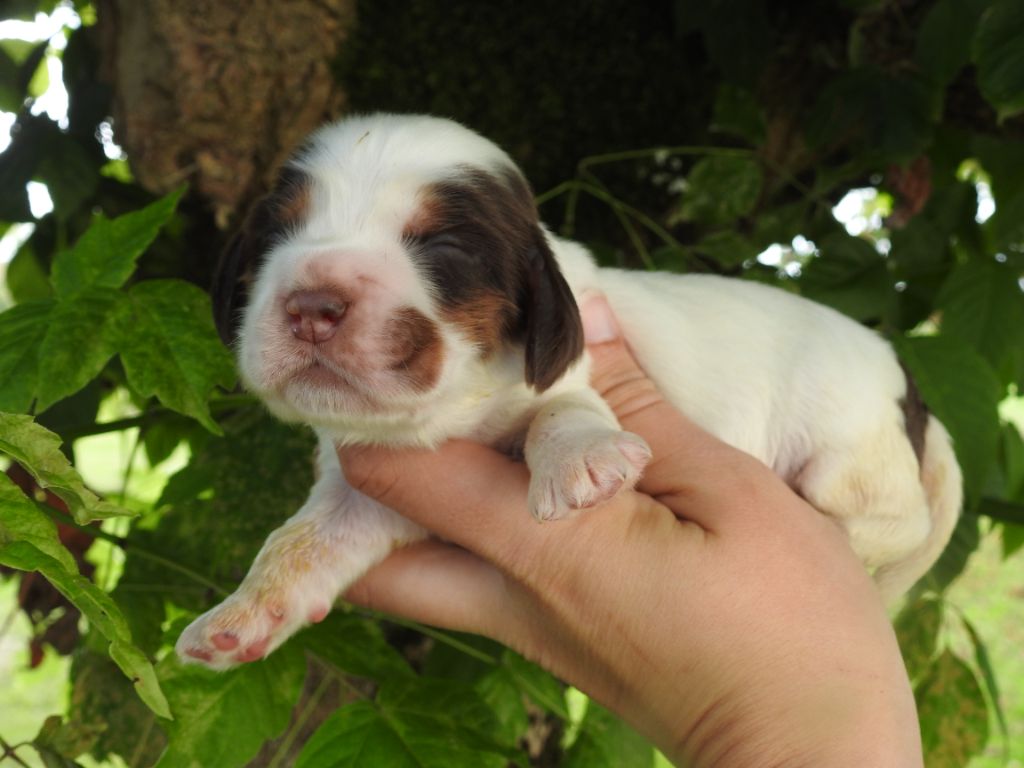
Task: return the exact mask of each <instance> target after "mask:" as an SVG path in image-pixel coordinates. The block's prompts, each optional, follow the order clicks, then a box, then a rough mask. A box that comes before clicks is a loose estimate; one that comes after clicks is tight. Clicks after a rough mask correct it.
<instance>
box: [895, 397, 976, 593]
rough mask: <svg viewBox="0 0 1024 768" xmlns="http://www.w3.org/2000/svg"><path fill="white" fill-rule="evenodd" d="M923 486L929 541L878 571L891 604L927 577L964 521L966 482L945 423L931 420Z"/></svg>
mask: <svg viewBox="0 0 1024 768" xmlns="http://www.w3.org/2000/svg"><path fill="white" fill-rule="evenodd" d="M921 485H922V486H923V487H924V492H925V498H926V499H927V501H928V512H929V516H930V518H931V524H932V525H931V531H930V533H929V534H928V538H927V539H925V541H924V542H923V543H922V544H921V546H919V547H918V548H917V549H916V550H914V551H913V552H911V553H910V555H908V556H907V557H905V558H903V559H902V560H900V561H898V562H895V563H888V564H886V565H883V566H881V567H880V568H878V570H876V571H875V582H876V583H877V584H878V588H879V590H880V591H881V593H882V597H883V598H884V599H885V602H886V603H887V604H891V603H893V602H894V601H895V600H896V599H897V598H899V597H900V596H902V595H903V594H905V593H906V592H907V591H908V590H910V588H911V587H912V586H914V584H915V583H916V582H917V580H918V579H920V578H921V577H922V576H924V575H925V574H926V573H927V572H928V570H929V569H930V568H931V567H932V566H933V565H934V564H935V561H936V560H938V559H939V555H941V554H942V551H943V550H944V549H945V548H946V545H947V544H948V543H949V539H950V537H951V536H952V535H953V529H954V528H956V522H957V519H958V518H959V517H960V507H961V505H962V504H963V478H962V476H961V474H960V465H959V464H957V461H956V455H955V454H954V453H953V442H952V440H951V439H950V437H949V433H948V432H947V431H946V428H945V427H944V426H942V422H940V421H939V420H938V419H936V418H935V417H934V416H929V418H928V426H927V427H926V428H925V434H924V450H923V451H922V452H921Z"/></svg>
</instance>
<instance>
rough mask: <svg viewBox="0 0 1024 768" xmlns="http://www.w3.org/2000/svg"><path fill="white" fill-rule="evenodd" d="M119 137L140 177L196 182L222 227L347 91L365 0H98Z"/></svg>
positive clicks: (165, 185)
mask: <svg viewBox="0 0 1024 768" xmlns="http://www.w3.org/2000/svg"><path fill="white" fill-rule="evenodd" d="M97 6H98V24H99V26H100V33H101V35H102V38H103V45H102V50H103V53H104V56H105V61H104V69H105V73H106V77H107V79H108V80H109V81H110V82H111V83H112V84H113V86H114V125H115V136H116V140H117V141H118V142H119V143H120V144H121V145H122V146H123V147H124V148H125V150H126V151H127V153H128V157H129V158H130V161H131V166H132V171H133V172H134V174H135V177H136V179H137V180H138V182H139V183H140V184H141V185H142V186H143V187H145V188H146V189H148V190H150V191H151V192H154V193H164V192H167V191H168V190H170V189H173V188H174V187H176V186H178V185H179V184H181V183H182V182H188V183H189V184H191V185H192V186H193V190H194V191H195V192H197V193H198V194H199V195H200V196H201V197H202V198H203V199H204V200H205V201H207V202H208V204H209V205H210V208H211V210H212V211H213V213H214V216H215V218H216V221H217V224H218V226H219V227H221V228H224V227H226V226H227V225H228V222H229V221H230V220H231V219H232V218H233V217H234V214H235V213H236V211H239V210H244V208H245V206H246V205H247V203H248V202H249V201H251V200H252V198H253V197H254V196H256V195H257V194H258V193H259V192H260V190H261V189H262V188H264V187H265V186H266V184H267V183H268V181H269V179H270V177H271V176H272V175H273V173H274V171H275V170H276V168H277V167H278V165H280V163H281V162H282V161H283V160H284V159H285V157H286V156H287V154H288V153H289V152H290V151H291V150H292V149H293V148H294V147H295V146H296V145H297V144H298V143H299V142H300V141H301V140H302V138H303V137H304V136H305V135H306V134H307V133H309V131H310V130H312V129H313V128H314V127H316V126H317V125H319V124H320V123H321V122H323V121H324V120H326V119H329V118H331V117H335V116H337V115H338V114H339V113H340V111H341V109H342V108H343V106H344V103H345V98H344V95H343V94H342V93H341V91H340V89H339V88H338V86H337V85H336V83H335V81H334V78H333V77H332V76H331V63H332V61H333V60H334V58H335V57H336V56H337V53H338V49H339V46H340V44H341V43H342V42H343V41H344V39H345V37H346V35H347V33H348V31H349V29H350V28H351V27H352V24H353V22H354V19H355V2H354V0H288V2H281V0H247V1H246V2H244V3H225V2H219V1H218V0H98V3H97Z"/></svg>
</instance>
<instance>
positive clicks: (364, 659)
mask: <svg viewBox="0 0 1024 768" xmlns="http://www.w3.org/2000/svg"><path fill="white" fill-rule="evenodd" d="M296 642H297V643H298V644H299V645H301V646H303V647H305V648H308V649H309V650H311V651H312V652H313V653H315V654H316V655H317V656H319V657H320V658H321V659H322V660H323V661H326V662H329V663H330V664H332V665H334V666H335V667H337V668H338V669H339V670H341V671H343V672H347V673H348V674H352V675H359V676H361V677H368V678H371V679H373V680H376V681H378V682H381V681H385V680H395V679H401V678H405V677H411V676H412V674H413V671H412V668H411V667H410V666H409V664H408V663H407V662H406V661H405V659H404V658H402V655H401V654H400V653H399V652H398V651H396V650H395V649H394V648H392V647H391V646H390V645H388V643H387V640H385V639H384V633H383V632H382V631H381V628H380V625H379V624H377V623H376V622H373V621H370V620H368V619H365V618H363V617H361V616H357V615H356V614H353V613H342V612H340V611H338V610H335V611H334V612H333V613H331V614H330V615H329V616H328V617H327V618H326V619H324V620H323V621H322V622H320V623H319V624H317V625H315V626H313V627H310V628H309V629H306V630H305V631H304V632H303V633H302V634H301V635H299V639H297V640H296Z"/></svg>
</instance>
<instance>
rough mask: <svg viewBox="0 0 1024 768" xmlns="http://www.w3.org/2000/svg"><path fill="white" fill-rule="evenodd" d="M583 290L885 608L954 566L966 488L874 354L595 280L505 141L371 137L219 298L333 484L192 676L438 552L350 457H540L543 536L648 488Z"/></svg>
mask: <svg viewBox="0 0 1024 768" xmlns="http://www.w3.org/2000/svg"><path fill="white" fill-rule="evenodd" d="M243 285H244V286H246V290H239V288H240V286H243ZM588 290H599V291H603V292H604V293H605V294H606V295H607V297H608V299H609V301H610V302H611V304H612V306H613V308H614V310H615V313H616V315H617V316H618V319H619V320H620V323H621V325H622V328H623V331H624V333H625V335H626V338H627V339H628V341H629V343H630V345H631V346H632V348H633V350H634V351H635V353H636V355H637V357H638V359H639V361H640V363H641V364H642V365H643V367H644V368H645V369H646V371H647V372H648V373H649V374H650V376H651V377H652V379H653V380H654V381H655V382H656V383H657V385H658V386H659V387H660V389H661V391H662V392H664V394H665V395H666V396H667V397H668V398H669V400H671V401H672V402H673V403H675V404H676V405H677V406H678V407H679V408H681V409H682V410H683V411H685V412H686V413H687V414H688V415H689V416H690V417H691V418H692V419H694V420H695V421H696V422H697V423H698V424H700V425H701V426H703V427H704V428H705V429H707V430H709V431H710V432H712V433H714V434H715V435H717V436H718V437H720V438H721V439H723V440H725V441H726V442H728V443H731V444H732V445H734V446H736V447H737V448H740V449H742V450H744V451H746V452H748V453H750V454H752V455H753V456H756V457H757V458H758V459H760V460H761V461H763V462H764V463H766V464H767V465H769V466H770V467H772V468H773V469H774V470H775V471H776V472H777V473H778V474H779V475H780V476H782V477H783V478H784V479H785V480H786V481H787V482H788V483H789V484H790V485H791V486H792V487H793V488H794V489H796V490H797V491H798V492H799V493H800V494H801V495H802V496H803V497H804V498H806V499H807V500H808V501H810V502H811V503H812V504H813V505H814V506H815V507H816V508H817V509H819V510H820V511H821V512H823V513H825V514H827V515H830V516H831V517H833V518H834V519H835V520H836V521H837V522H838V523H839V524H840V525H842V526H843V527H844V528H845V530H846V531H847V533H848V534H849V538H850V542H851V544H852V546H853V548H854V550H855V551H856V552H857V554H858V555H859V556H860V558H861V559H862V560H863V562H864V563H865V565H866V566H867V567H869V568H872V569H874V572H875V578H876V579H877V582H878V584H879V587H880V588H881V590H882V593H883V595H884V597H885V598H886V599H889V600H892V599H894V598H896V597H898V596H899V595H900V594H902V593H903V592H904V591H905V590H906V589H908V588H909V587H910V586H911V585H912V584H913V583H914V582H915V581H916V580H917V579H918V578H919V577H920V576H921V575H922V574H923V573H924V572H925V571H926V570H927V569H928V567H929V566H930V565H931V564H932V563H933V562H934V561H935V559H936V558H937V557H938V555H939V554H940V552H941V551H942V549H943V547H944V546H945V544H946V542H947V541H948V539H949V536H950V534H951V531H952V529H953V527H954V524H955V521H956V518H957V514H958V512H959V507H960V500H961V490H960V471H959V468H958V467H957V464H956V461H955V458H954V455H953V452H952V450H951V447H950V441H949V437H948V435H947V434H946V431H945V430H944V429H943V427H942V425H941V424H940V423H939V422H938V421H937V420H936V419H935V418H934V417H931V416H929V415H928V413H927V411H925V410H924V407H923V406H922V405H921V402H920V399H919V398H918V396H917V393H916V391H915V389H914V387H913V384H912V383H911V382H910V380H909V378H908V377H907V375H906V374H905V373H904V371H903V370H902V369H901V367H900V364H899V363H898V362H897V360H896V357H895V356H894V354H893V352H892V350H891V349H890V348H889V346H888V345H887V344H886V343H885V342H884V341H882V340H881V339H880V338H878V337H877V336H876V335H875V334H873V333H872V332H870V331H868V330H866V329H864V328H863V327H861V326H859V325H857V324H856V323H854V322H852V321H851V320H848V319H847V318H845V317H843V316H841V315H839V314H838V313H836V312H834V311H832V310H830V309H827V308H825V307H822V306H819V305H816V304H814V303H811V302H809V301H806V300H803V299H800V298H797V297H794V296H792V295H790V294H788V293H785V292H783V291H779V290H774V289H772V288H768V287H765V286H762V285H757V284H754V283H748V282H742V281H737V280H727V279H722V278H717V277H710V276H703V275H700V276H698V275H687V276H669V275H664V274H651V273H634V272H624V271H620V270H612V269H598V268H597V267H596V266H595V264H594V262H593V261H592V259H591V258H590V256H589V254H588V253H587V252H586V251H585V250H584V249H583V248H581V247H580V246H579V245H576V244H574V243H571V242H567V241H564V240H561V239H559V238H557V237H554V236H553V235H551V234H550V233H549V232H547V231H546V230H545V229H544V228H543V226H542V225H541V224H540V223H539V222H538V219H537V212H536V207H535V205H534V203H533V198H532V196H531V193H530V189H529V187H528V185H527V184H526V182H525V181H524V180H523V178H522V176H521V174H520V173H519V171H518V169H517V168H516V166H515V164H514V163H513V162H512V161H511V160H510V159H509V157H508V156H507V155H506V154H505V153H504V152H502V151H501V150H500V149H499V148H498V147H496V146H495V145H494V144H492V143H491V142H489V141H487V140H486V139H484V138H482V137H480V136H478V135H476V134H475V133H473V132H471V131H469V130H467V129H466V128H463V127H462V126H460V125H458V124H456V123H453V122H450V121H447V120H441V119H437V118H432V117H420V116H398V115H375V116H369V117H359V118H351V119H347V120H344V121H342V122H340V123H337V124H335V125H331V126H328V127H326V128H323V129H322V130H320V131H319V132H317V133H316V134H315V135H314V136H313V137H312V138H311V139H310V140H309V142H308V143H307V144H306V146H305V147H304V148H303V149H302V150H301V151H299V152H298V153H297V155H296V156H295V157H294V158H292V159H291V160H290V162H289V163H288V164H287V166H286V168H285V169H284V171H283V173H282V174H281V177H280V180H279V182H278V184H277V186H276V188H275V189H274V190H273V191H272V192H271V193H270V195H268V196H267V197H266V198H265V199H264V200H263V201H262V202H261V203H260V204H259V205H258V206H257V207H256V209H255V210H254V211H253V213H252V214H251V215H250V217H249V219H248V221H247V223H246V225H245V227H244V228H243V231H242V232H241V233H240V235H239V236H238V237H237V238H236V240H235V241H234V244H233V246H232V247H231V248H230V249H229V251H228V252H227V254H226V257H225V259H224V263H223V264H222V269H221V274H220V276H219V284H218V286H217V288H216V289H215V301H216V302H217V303H218V305H219V308H220V309H219V312H220V316H219V320H220V322H221V327H222V329H224V330H225V332H226V334H227V335H228V336H229V337H230V338H234V337H235V335H236V333H237V350H238V361H239V366H240V369H241V373H242V378H243V380H244V382H245V384H246V386H247V387H248V388H249V389H250V390H251V391H252V392H254V393H256V394H257V395H258V396H259V397H260V398H262V399H263V400H264V401H265V402H266V404H267V405H268V407H269V408H270V410H271V411H272V412H273V413H275V414H277V415H278V416H279V417H280V418H283V419H285V420H288V421H297V422H305V423H307V424H310V425H312V426H313V428H314V429H315V430H316V431H317V433H318V435H319V436H320V441H321V449H320V451H319V460H318V461H319V477H318V480H317V482H316V484H315V485H314V487H313V489H312V492H311V493H310V497H309V500H308V501H307V502H306V503H305V505H304V506H303V507H302V508H301V509H300V510H299V511H298V512H297V513H296V514H295V515H294V516H293V517H292V518H290V519H289V520H288V521H287V522H286V523H285V524H284V525H283V526H281V528H279V529H278V530H276V531H275V532H274V533H273V534H272V535H271V536H270V538H269V539H268V540H267V542H266V544H265V545H264V547H263V549H262V550H261V552H260V553H259V555H258V557H257V558H256V562H255V563H254V564H253V566H252V569H251V570H250V571H249V574H248V575H247V576H246V578H245V580H244V581H243V583H242V585H241V586H240V587H239V589H238V591H237V592H235V593H234V594H233V595H231V596H230V597H229V598H227V599H226V600H225V601H224V602H223V603H222V604H220V605H219V606H217V607H216V608H214V609H212V610H210V611H208V612H207V613H205V614H204V615H202V616H201V617H199V618H198V619H197V620H196V621H195V622H194V623H193V624H192V625H190V626H189V627H188V628H187V629H186V630H185V632H184V633H183V634H182V636H181V638H180V640H179V641H178V644H177V649H178V652H179V654H180V655H181V656H182V658H184V659H185V660H191V661H200V662H202V663H205V664H207V665H208V666H211V667H214V668H225V667H229V666H232V665H233V664H236V663H238V662H243V661H250V660H253V659H257V658H260V657H262V656H263V655H265V654H266V653H268V652H269V651H271V650H273V649H274V648H275V647H277V646H278V645H280V644H281V643H282V642H284V640H285V639H286V638H287V637H288V636H290V635H291V634H292V633H294V632H295V631H296V630H297V629H298V628H300V627H301V626H303V625H304V624H306V623H308V622H311V621H317V620H319V619H321V618H323V616H325V615H326V614H327V612H328V611H329V610H330V609H331V605H332V604H333V603H334V600H335V599H336V598H337V596H338V595H339V594H340V593H341V592H342V591H343V590H344V589H345V588H346V587H348V586H349V585H350V584H352V583H353V582H354V581H355V580H357V579H358V578H359V577H360V576H361V575H362V574H363V573H364V572H365V571H366V570H367V569H368V568H369V567H370V566H372V565H373V564H375V563H377V562H378V561H380V560H381V559H383V558H384V557H385V556H386V555H387V554H388V553H389V552H390V551H391V550H392V549H393V548H394V547H396V546H400V545H402V544H403V543H407V542H411V541H414V540H417V539H421V538H424V537H425V536H427V535H428V534H427V532H426V531H424V530H422V529H421V528H419V527H417V526H416V525H414V524H412V523H410V522H409V521H408V520H406V519H404V518H402V517H401V516H400V515H398V514H396V513H395V512H392V511H391V510H389V509H387V508H385V507H382V506H381V505H380V504H378V503H377V502H375V501H373V500H372V499H370V498H367V497H366V496H363V495H362V494H360V493H358V492H357V491H355V490H353V489H352V488H351V487H349V486H348V485H347V484H346V482H345V479H344V476H343V475H342V472H341V469H340V467H339V466H338V462H337V458H336V454H335V451H334V445H335V444H336V443H385V444H393V445H420V446H436V445H438V444H439V443H440V442H441V441H443V440H445V439H447V438H453V437H462V438H469V439H472V440H477V441H481V442H484V443H488V444H491V445H494V446H497V447H499V448H501V449H503V450H506V451H509V452H521V453H522V455H524V456H525V459H526V462H527V464H528V465H529V468H530V472H531V486H530V498H529V505H530V512H532V514H533V515H534V516H536V517H537V518H538V519H539V520H549V519H556V518H559V517H563V516H565V515H567V514H569V513H571V512H573V511H575V510H580V509H584V508H586V507H590V506H593V505H596V504H599V503H601V502H602V501H604V500H606V499H608V498H610V497H611V496H613V495H614V494H615V493H616V492H618V491H619V490H620V489H621V488H625V487H631V486H632V485H633V484H634V483H635V482H636V480H637V478H638V477H639V475H640V473H641V472H642V470H643V468H644V465H645V464H646V462H647V460H648V458H649V450H648V448H647V446H646V444H645V443H644V442H643V440H641V439H640V438H639V437H637V436H635V435H632V434H629V433H627V432H623V431H622V430H621V429H620V427H619V425H618V424H617V422H616V420H615V417H614V416H613V414H612V413H611V412H610V411H609V409H608V407H607V406H606V405H605V403H604V402H603V401H602V400H601V398H600V397H599V396H597V394H596V393H595V392H594V391H593V390H592V389H591V388H590V387H589V385H588V362H587V358H586V356H585V354H584V351H583V344H582V331H581V326H580V319H579V314H578V311H577V306H576V301H575V299H576V298H578V297H580V296H581V295H582V294H583V293H585V292H586V291H588ZM244 293H247V296H243V294H244ZM243 303H245V307H244V311H242V309H243V308H242V306H241V305H242V304H243ZM239 315H241V325H240V329H236V328H235V325H236V322H235V321H236V320H237V319H238V317H239ZM524 514H526V510H524Z"/></svg>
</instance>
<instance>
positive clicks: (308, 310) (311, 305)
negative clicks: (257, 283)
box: [284, 291, 348, 344]
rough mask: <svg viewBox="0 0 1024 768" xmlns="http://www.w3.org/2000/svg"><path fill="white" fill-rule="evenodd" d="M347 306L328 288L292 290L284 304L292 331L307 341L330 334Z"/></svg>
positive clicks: (313, 342)
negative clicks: (325, 289) (321, 289)
mask: <svg viewBox="0 0 1024 768" xmlns="http://www.w3.org/2000/svg"><path fill="white" fill-rule="evenodd" d="M347 308H348V303H347V302H345V301H343V300H342V299H341V297H340V296H338V295H336V294H334V293H331V292H330V291H295V292H294V293H292V294H291V295H290V296H288V298H287V299H286V300H285V303H284V311H285V312H286V313H287V314H288V323H289V325H290V327H291V330H292V334H293V335H294V336H295V338H297V339H300V340H302V341H305V342H308V343H310V344H319V343H321V342H324V341H327V340H328V339H330V338H331V337H333V336H334V334H335V333H336V332H337V330H338V326H340V325H341V320H342V318H343V317H344V315H345V310H346V309H347Z"/></svg>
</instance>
